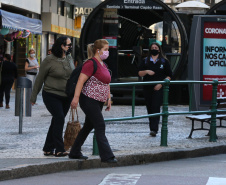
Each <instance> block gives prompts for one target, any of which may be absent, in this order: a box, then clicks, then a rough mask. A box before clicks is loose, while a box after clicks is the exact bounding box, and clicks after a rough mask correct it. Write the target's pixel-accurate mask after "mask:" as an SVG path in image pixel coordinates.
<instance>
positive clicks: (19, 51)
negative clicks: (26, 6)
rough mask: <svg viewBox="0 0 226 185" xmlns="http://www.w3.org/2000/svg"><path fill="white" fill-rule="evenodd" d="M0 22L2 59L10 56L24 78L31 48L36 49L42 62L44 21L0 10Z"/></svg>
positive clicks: (0, 54) (0, 51) (0, 53)
mask: <svg viewBox="0 0 226 185" xmlns="http://www.w3.org/2000/svg"><path fill="white" fill-rule="evenodd" d="M0 21H1V24H0V25H1V31H0V57H3V55H4V54H10V55H11V56H12V57H11V58H12V60H13V61H14V62H15V63H16V64H17V66H18V72H19V75H20V76H24V75H25V73H24V63H25V59H26V55H27V52H28V50H29V49H30V48H34V49H36V54H37V56H36V57H37V58H38V59H39V61H40V56H41V37H40V35H41V34H42V21H41V20H39V19H32V18H28V17H26V16H23V15H20V14H16V13H11V12H8V11H5V10H0ZM1 59H2V58H1Z"/></svg>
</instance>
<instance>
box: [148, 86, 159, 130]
mask: <svg viewBox="0 0 226 185" xmlns="http://www.w3.org/2000/svg"><path fill="white" fill-rule="evenodd" d="M144 98H145V103H146V107H147V112H148V114H153V113H160V107H161V105H162V101H163V89H162V88H161V89H160V90H158V91H155V90H154V86H145V87H144ZM159 120H160V116H155V117H149V128H150V131H155V132H158V130H159V127H158V125H159Z"/></svg>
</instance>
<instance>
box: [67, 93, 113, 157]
mask: <svg viewBox="0 0 226 185" xmlns="http://www.w3.org/2000/svg"><path fill="white" fill-rule="evenodd" d="M79 104H80V107H81V109H82V110H83V112H84V113H85V115H86V118H85V123H84V126H83V127H82V129H81V131H80V132H79V134H78V136H77V138H76V139H75V142H74V144H73V146H72V148H71V152H70V155H71V156H80V155H82V153H81V146H82V145H83V143H84V142H85V140H86V138H87V136H88V135H89V133H90V132H91V130H92V129H93V128H94V129H95V133H96V139H97V145H98V149H99V153H100V158H101V160H102V161H105V160H107V159H110V158H112V157H114V154H113V153H112V150H111V147H110V145H109V143H108V140H107V138H106V136H105V122H104V118H103V115H102V112H101V111H102V109H103V105H104V103H103V102H100V101H97V100H94V99H92V98H89V97H87V96H85V95H83V94H81V96H80V99H79Z"/></svg>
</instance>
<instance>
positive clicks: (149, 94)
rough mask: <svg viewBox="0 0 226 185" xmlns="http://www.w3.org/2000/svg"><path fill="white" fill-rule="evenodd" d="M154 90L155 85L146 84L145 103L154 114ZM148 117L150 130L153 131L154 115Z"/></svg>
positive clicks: (149, 112)
mask: <svg viewBox="0 0 226 185" xmlns="http://www.w3.org/2000/svg"><path fill="white" fill-rule="evenodd" d="M152 91H153V87H150V86H145V87H144V88H143V93H144V99H145V105H146V108H147V113H148V114H152V108H151V105H152ZM148 119H149V129H150V131H152V130H151V121H152V117H149V118H148Z"/></svg>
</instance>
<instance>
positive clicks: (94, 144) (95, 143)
mask: <svg viewBox="0 0 226 185" xmlns="http://www.w3.org/2000/svg"><path fill="white" fill-rule="evenodd" d="M93 155H99V149H98V145H97V140H96V132H95V130H94V134H93Z"/></svg>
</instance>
